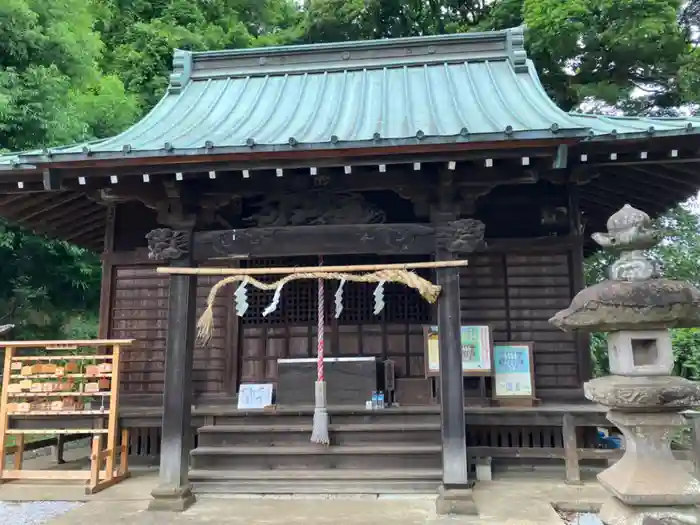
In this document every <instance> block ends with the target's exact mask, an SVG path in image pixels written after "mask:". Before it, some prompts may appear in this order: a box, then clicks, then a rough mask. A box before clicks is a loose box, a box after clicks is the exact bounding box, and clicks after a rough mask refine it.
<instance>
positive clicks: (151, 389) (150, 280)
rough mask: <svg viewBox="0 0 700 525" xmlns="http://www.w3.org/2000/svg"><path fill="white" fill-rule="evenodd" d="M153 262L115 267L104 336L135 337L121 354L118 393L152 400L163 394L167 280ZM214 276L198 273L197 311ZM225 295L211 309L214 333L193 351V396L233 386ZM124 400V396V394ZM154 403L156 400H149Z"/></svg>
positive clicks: (231, 327) (231, 318) (231, 328)
mask: <svg viewBox="0 0 700 525" xmlns="http://www.w3.org/2000/svg"><path fill="white" fill-rule="evenodd" d="M155 268H156V265H154V264H152V263H141V264H128V265H114V266H113V267H112V269H111V273H112V277H111V278H112V287H111V289H112V301H111V308H110V312H111V315H110V322H109V334H108V335H109V337H113V338H134V339H136V340H137V341H138V344H137V345H136V347H135V349H133V350H129V351H128V352H127V353H126V354H125V355H124V358H123V362H124V367H123V370H124V375H123V376H122V385H123V392H124V394H125V395H127V396H134V397H135V398H142V397H143V398H153V397H154V396H155V397H156V398H157V397H158V396H160V395H161V394H162V393H163V377H164V376H163V372H164V366H165V337H166V323H167V316H168V278H167V277H166V276H162V275H159V274H157V273H156V272H155ZM218 279H219V277H208V276H207V277H200V278H199V280H198V286H197V303H198V315H199V314H201V312H202V309H203V308H204V304H205V302H206V297H207V295H208V293H209V290H210V289H211V287H212V286H213V285H214V283H216V282H217V280H218ZM232 310H233V302H232V301H231V300H230V297H228V296H227V294H226V293H223V294H222V295H221V296H220V297H219V298H218V300H217V303H216V307H215V309H214V334H213V338H212V340H211V342H210V343H209V345H207V346H206V347H201V346H198V347H197V348H196V349H195V354H194V373H193V378H194V390H195V393H196V394H197V395H200V396H201V395H202V394H209V395H213V396H217V395H226V394H227V393H229V392H230V391H232V390H233V389H234V384H235V376H236V370H235V368H234V364H235V359H232V358H231V357H232V356H231V352H232V350H233V349H235V347H236V344H235V336H236V325H235V323H236V317H235V315H234V314H233V312H232ZM127 399H128V397H127ZM154 401H157V402H159V401H160V400H159V399H154Z"/></svg>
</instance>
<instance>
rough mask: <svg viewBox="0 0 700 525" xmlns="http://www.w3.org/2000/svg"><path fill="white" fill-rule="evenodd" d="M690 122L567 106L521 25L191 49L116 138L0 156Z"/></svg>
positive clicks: (573, 132) (279, 147)
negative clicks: (156, 97) (152, 103)
mask: <svg viewBox="0 0 700 525" xmlns="http://www.w3.org/2000/svg"><path fill="white" fill-rule="evenodd" d="M698 124H700V120H698V119H661V118H656V119H650V118H632V117H624V118H622V117H619V118H618V117H603V116H593V115H584V114H577V113H572V114H569V113H566V112H564V111H562V110H561V109H559V108H558V107H557V106H556V105H555V104H554V103H553V102H552V101H551V100H550V99H549V97H548V96H547V94H546V93H545V91H544V89H543V87H542V85H541V84H540V81H539V79H538V77H537V73H536V71H535V68H534V65H533V64H532V62H531V61H530V60H528V59H527V56H526V53H525V49H524V37H523V30H522V28H514V29H509V30H505V31H494V32H488V33H467V34H458V35H445V36H436V37H416V38H399V39H388V40H376V41H366V42H350V43H336V44H318V45H305V46H283V47H269V48H260V49H246V50H234V51H213V52H200V53H191V52H187V51H181V50H178V51H176V52H175V56H174V61H173V73H172V75H171V77H170V85H169V87H168V90H167V93H166V94H165V95H164V97H163V98H162V99H161V100H160V102H159V103H158V104H157V105H156V107H154V108H153V110H152V111H151V112H150V113H149V114H148V115H147V116H145V117H144V118H143V119H142V120H141V121H139V122H137V123H136V124H134V125H133V126H132V127H131V128H129V129H127V130H126V131H124V132H123V133H121V134H120V135H118V136H116V137H112V138H108V139H104V140H98V141H93V142H91V143H86V144H78V145H73V146H66V147H62V148H54V149H52V150H51V151H50V152H47V151H34V152H25V153H22V154H18V155H16V156H11V157H4V160H3V157H0V170H2V169H8V168H9V169H12V168H13V167H17V166H18V165H27V164H41V163H46V162H52V161H80V160H86V159H87V158H88V157H89V156H91V157H92V158H115V159H121V158H125V157H128V156H136V157H162V156H168V155H202V154H218V153H250V152H254V151H257V152H266V151H292V150H303V149H307V150H309V149H311V150H318V149H347V148H360V147H383V146H384V147H386V146H405V145H417V144H450V143H464V142H483V141H490V142H492V141H504V140H514V139H515V140H528V139H547V138H550V139H553V138H557V137H580V138H581V139H593V140H609V139H613V138H634V137H637V136H640V135H649V134H653V133H663V134H685V133H688V132H693V133H696V132H698V129H700V128H699V127H698Z"/></svg>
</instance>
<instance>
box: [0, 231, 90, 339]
mask: <svg viewBox="0 0 700 525" xmlns="http://www.w3.org/2000/svg"><path fill="white" fill-rule="evenodd" d="M99 294H100V266H99V260H98V258H97V256H96V255H95V254H92V253H90V252H87V251H86V250H83V249H81V248H78V247H76V246H73V245H70V244H67V243H65V242H61V241H49V240H46V239H43V238H40V237H37V236H35V235H30V234H28V233H26V232H24V231H22V230H21V229H19V228H17V227H14V226H11V225H8V224H7V223H5V222H4V221H3V222H0V324H4V323H14V324H15V325H16V327H15V329H14V330H13V332H12V337H13V338H18V339H33V338H47V339H56V338H57V337H70V336H78V335H81V336H90V337H92V336H94V335H96V332H95V329H96V326H97V310H98V308H99Z"/></svg>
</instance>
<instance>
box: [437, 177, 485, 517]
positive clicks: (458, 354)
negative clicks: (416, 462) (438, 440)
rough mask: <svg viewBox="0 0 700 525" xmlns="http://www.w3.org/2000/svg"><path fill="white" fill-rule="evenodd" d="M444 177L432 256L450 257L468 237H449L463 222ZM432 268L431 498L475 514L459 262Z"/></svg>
mask: <svg viewBox="0 0 700 525" xmlns="http://www.w3.org/2000/svg"><path fill="white" fill-rule="evenodd" d="M448 177H449V175H447V176H445V174H443V177H442V179H441V187H440V190H439V191H440V194H439V196H440V203H439V206H438V207H437V209H436V210H434V211H433V214H432V219H433V222H434V224H435V227H436V238H435V258H436V260H437V261H452V260H456V253H455V252H456V251H457V246H458V245H459V249H460V250H465V249H468V248H467V245H469V244H470V242H471V241H472V240H473V239H471V238H470V237H469V234H467V236H466V237H465V238H464V239H461V240H462V242H455V240H456V238H455V237H456V234H458V233H464V232H465V228H462V227H463V226H466V224H465V223H466V221H458V220H457V219H458V218H459V212H458V208H457V207H456V206H455V205H454V203H453V201H452V199H453V197H452V196H453V195H454V192H453V191H452V190H453V188H452V181H451V179H450V178H448ZM460 222H461V224H460ZM467 230H468V228H467ZM481 234H482V235H483V230H481ZM481 240H482V239H481ZM481 240H480V241H481ZM435 272H436V274H437V284H438V285H439V286H441V287H442V290H441V292H440V297H439V298H438V342H439V347H440V352H439V356H440V414H441V431H442V482H443V485H442V488H441V492H440V495H439V497H438V500H437V512H438V514H464V515H476V514H478V512H477V509H476V506H475V504H474V500H473V496H472V494H471V492H472V491H471V489H472V487H473V484H474V483H473V481H471V480H470V479H469V464H468V456H467V436H466V421H465V416H464V376H463V374H462V350H461V349H462V344H461V330H460V327H461V307H460V299H459V268H438V269H436V271H435Z"/></svg>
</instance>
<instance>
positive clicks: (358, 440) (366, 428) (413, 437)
mask: <svg viewBox="0 0 700 525" xmlns="http://www.w3.org/2000/svg"><path fill="white" fill-rule="evenodd" d="M311 430H312V425H311V423H308V424H305V425H302V424H298V425H288V424H277V425H275V424H269V425H210V426H205V427H201V428H200V429H199V430H198V433H199V441H198V442H199V445H200V446H205V447H206V446H232V445H258V446H284V445H295V444H304V443H308V442H309V439H310V437H311ZM329 437H330V440H331V445H359V444H386V443H393V444H399V443H400V444H415V445H419V444H439V443H440V442H441V441H440V439H441V438H440V424H439V423H369V424H364V423H348V424H331V425H330V427H329Z"/></svg>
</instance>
